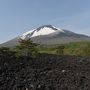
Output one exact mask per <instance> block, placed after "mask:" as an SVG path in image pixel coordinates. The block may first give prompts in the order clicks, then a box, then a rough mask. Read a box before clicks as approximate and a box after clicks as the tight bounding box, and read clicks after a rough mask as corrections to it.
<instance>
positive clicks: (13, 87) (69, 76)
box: [0, 55, 90, 90]
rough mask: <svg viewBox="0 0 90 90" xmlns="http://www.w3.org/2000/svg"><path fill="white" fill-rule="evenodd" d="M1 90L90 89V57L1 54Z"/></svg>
mask: <svg viewBox="0 0 90 90" xmlns="http://www.w3.org/2000/svg"><path fill="white" fill-rule="evenodd" d="M0 90H90V58H82V57H75V56H61V57H60V56H54V55H40V57H38V58H37V59H32V58H26V57H24V58H20V59H15V58H14V57H12V58H9V59H7V58H6V57H3V58H1V57H0Z"/></svg>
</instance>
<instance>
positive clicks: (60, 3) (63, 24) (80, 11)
mask: <svg viewBox="0 0 90 90" xmlns="http://www.w3.org/2000/svg"><path fill="white" fill-rule="evenodd" d="M44 24H51V25H54V26H56V27H59V28H64V29H68V30H71V31H73V32H76V33H82V34H87V35H90V0H0V43H2V42H5V41H7V40H10V39H12V38H14V37H16V36H18V35H21V34H22V33H24V32H26V31H28V30H31V29H33V28H37V27H38V26H41V25H44Z"/></svg>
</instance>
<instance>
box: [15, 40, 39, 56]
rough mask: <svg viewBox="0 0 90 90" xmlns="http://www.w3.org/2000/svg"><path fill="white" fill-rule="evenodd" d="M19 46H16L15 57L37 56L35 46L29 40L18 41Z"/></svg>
mask: <svg viewBox="0 0 90 90" xmlns="http://www.w3.org/2000/svg"><path fill="white" fill-rule="evenodd" d="M19 42H20V45H18V46H16V48H15V50H16V56H18V57H20V56H30V57H35V56H36V55H37V54H38V50H37V44H36V43H33V42H32V41H31V40H22V39H21V40H20V41H19Z"/></svg>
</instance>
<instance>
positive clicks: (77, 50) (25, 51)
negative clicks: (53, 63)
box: [0, 39, 90, 57]
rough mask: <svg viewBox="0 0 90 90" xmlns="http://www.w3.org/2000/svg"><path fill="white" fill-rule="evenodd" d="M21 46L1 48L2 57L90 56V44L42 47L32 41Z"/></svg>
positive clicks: (24, 41) (80, 43)
mask: <svg viewBox="0 0 90 90" xmlns="http://www.w3.org/2000/svg"><path fill="white" fill-rule="evenodd" d="M19 43H20V44H19V45H17V46H16V47H14V49H13V50H11V49H10V48H8V47H1V48H0V56H3V55H4V56H12V55H14V56H15V57H23V56H28V57H37V56H38V54H42V53H46V54H55V55H71V56H72V55H74V56H84V57H85V56H90V42H74V43H68V44H61V45H50V46H41V45H38V44H36V43H34V42H33V41H31V40H22V39H21V40H20V41H19Z"/></svg>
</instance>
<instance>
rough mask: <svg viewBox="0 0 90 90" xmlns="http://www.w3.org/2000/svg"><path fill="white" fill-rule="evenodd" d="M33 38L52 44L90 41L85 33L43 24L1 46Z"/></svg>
mask: <svg viewBox="0 0 90 90" xmlns="http://www.w3.org/2000/svg"><path fill="white" fill-rule="evenodd" d="M20 38H21V39H31V40H33V41H34V42H35V43H39V44H42V45H43V44H44V45H52V44H64V43H69V42H79V41H90V37H89V36H87V35H83V34H77V33H74V32H72V31H69V30H65V29H60V28H56V27H55V26H52V25H43V26H40V27H38V28H36V29H33V30H30V31H28V32H26V33H24V34H22V35H20V36H18V37H16V38H14V39H12V40H10V41H7V42H5V43H3V44H2V45H1V46H16V45H18V44H19V42H18V41H19V39H20Z"/></svg>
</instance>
